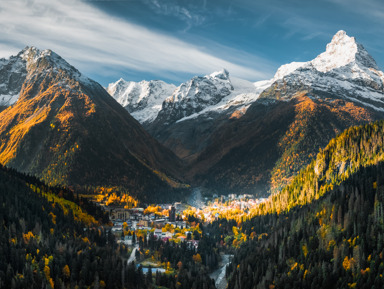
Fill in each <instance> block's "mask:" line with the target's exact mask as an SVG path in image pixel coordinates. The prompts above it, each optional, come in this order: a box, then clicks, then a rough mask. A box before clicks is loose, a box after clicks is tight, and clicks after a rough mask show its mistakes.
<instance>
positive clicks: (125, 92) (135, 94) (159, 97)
mask: <svg viewBox="0 0 384 289" xmlns="http://www.w3.org/2000/svg"><path fill="white" fill-rule="evenodd" d="M175 89H176V86H175V85H173V84H168V83H165V82H164V81H161V80H151V81H141V82H134V81H125V80H124V79H120V80H118V81H117V82H115V83H111V84H109V86H108V88H107V91H108V93H109V94H110V95H111V96H112V97H113V98H114V99H116V101H117V102H118V103H120V104H121V105H122V106H123V107H124V108H126V109H127V110H128V112H129V113H130V114H131V115H132V116H133V117H134V118H135V119H136V120H138V121H139V122H140V123H148V122H152V121H153V120H155V118H156V117H157V114H158V113H159V111H160V110H161V106H162V103H163V101H164V100H165V99H166V98H167V97H169V96H170V95H172V93H173V92H174V90H175Z"/></svg>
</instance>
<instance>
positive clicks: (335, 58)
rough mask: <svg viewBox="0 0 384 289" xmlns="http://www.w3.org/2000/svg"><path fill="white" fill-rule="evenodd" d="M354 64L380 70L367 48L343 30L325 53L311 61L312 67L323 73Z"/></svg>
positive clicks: (329, 44)
mask: <svg viewBox="0 0 384 289" xmlns="http://www.w3.org/2000/svg"><path fill="white" fill-rule="evenodd" d="M352 62H356V63H358V65H359V66H364V67H367V68H374V69H378V67H377V65H376V62H375V60H374V59H373V58H372V56H370V55H369V53H368V52H367V51H366V50H365V48H364V47H363V46H362V45H361V44H359V43H357V42H356V40H355V38H354V37H350V36H348V35H347V33H346V32H345V31H343V30H340V31H339V32H337V33H336V34H335V36H333V38H332V41H331V42H330V43H328V44H327V48H326V50H325V52H323V53H321V54H320V55H319V56H317V57H316V58H315V59H314V60H312V61H311V63H312V65H313V66H314V67H315V68H316V69H317V70H318V71H321V72H328V71H330V70H333V69H335V68H339V67H343V66H346V65H348V64H350V63H352Z"/></svg>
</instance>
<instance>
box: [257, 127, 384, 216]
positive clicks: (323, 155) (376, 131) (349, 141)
mask: <svg viewBox="0 0 384 289" xmlns="http://www.w3.org/2000/svg"><path fill="white" fill-rule="evenodd" d="M383 144H384V121H382V120H381V121H377V122H374V123H371V124H367V125H363V126H358V127H351V128H349V129H347V130H345V131H344V132H343V133H341V134H340V135H338V136H337V137H336V138H334V139H332V140H331V141H330V142H329V144H328V145H327V146H326V148H325V149H324V150H320V152H319V153H318V155H317V157H316V159H315V160H313V161H312V162H311V164H310V165H308V167H307V168H305V169H303V170H302V171H301V172H300V173H299V174H298V175H297V176H296V177H295V178H294V180H293V181H292V183H291V184H290V185H288V186H286V187H285V188H284V189H283V190H282V191H281V192H280V193H278V194H275V195H273V196H272V197H271V198H269V199H268V201H267V202H265V203H263V204H261V205H260V206H259V207H257V208H255V210H254V211H253V213H252V214H253V215H259V214H266V213H280V212H284V211H289V210H290V209H291V208H293V207H295V206H302V205H305V204H309V203H311V202H312V201H313V200H316V199H318V198H320V197H321V196H323V195H324V194H325V193H327V192H329V191H331V190H332V189H333V188H334V187H335V186H337V185H340V184H341V183H342V182H343V181H345V180H347V179H348V178H349V177H350V176H351V175H352V174H353V173H355V172H357V171H359V170H360V169H361V168H362V167H367V166H370V165H374V164H378V163H379V162H381V161H383V160H384V146H383Z"/></svg>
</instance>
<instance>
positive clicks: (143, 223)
mask: <svg viewBox="0 0 384 289" xmlns="http://www.w3.org/2000/svg"><path fill="white" fill-rule="evenodd" d="M138 225H139V226H143V227H149V225H150V221H149V220H144V219H141V220H140V221H139V223H138Z"/></svg>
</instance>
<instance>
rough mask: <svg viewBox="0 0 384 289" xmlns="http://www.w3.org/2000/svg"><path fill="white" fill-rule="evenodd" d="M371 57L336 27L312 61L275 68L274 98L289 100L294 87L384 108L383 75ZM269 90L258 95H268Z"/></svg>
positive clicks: (294, 89)
mask: <svg viewBox="0 0 384 289" xmlns="http://www.w3.org/2000/svg"><path fill="white" fill-rule="evenodd" d="M383 75H384V74H383V72H381V71H379V69H378V67H377V64H376V62H375V60H374V59H373V58H372V56H370V55H369V53H368V52H367V51H366V50H365V48H364V47H363V45H361V44H359V43H358V42H356V40H355V38H354V37H350V36H348V35H347V34H346V32H345V31H342V30H341V31H339V32H337V33H336V34H335V36H334V37H333V38H332V41H331V42H330V43H329V44H328V45H327V47H326V50H325V52H323V53H321V54H320V55H319V56H317V57H316V58H315V59H313V60H312V61H308V62H303V63H295V62H294V63H291V64H288V65H283V66H282V67H280V68H279V70H278V72H277V73H276V75H275V77H274V78H273V82H274V85H273V88H274V89H276V90H277V91H278V92H279V93H278V98H279V99H283V100H290V99H291V97H292V96H293V95H294V93H293V92H295V91H297V90H298V89H301V90H307V91H311V92H312V93H319V94H321V95H328V96H333V97H338V98H344V99H348V100H353V101H355V102H358V103H362V104H364V105H365V106H370V107H372V108H374V109H376V110H384V77H383ZM274 89H272V90H269V91H267V92H266V93H264V94H263V96H262V97H268V95H269V94H270V93H271V92H272V95H273V91H274Z"/></svg>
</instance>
